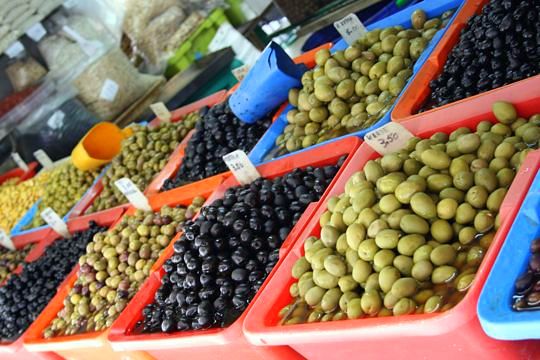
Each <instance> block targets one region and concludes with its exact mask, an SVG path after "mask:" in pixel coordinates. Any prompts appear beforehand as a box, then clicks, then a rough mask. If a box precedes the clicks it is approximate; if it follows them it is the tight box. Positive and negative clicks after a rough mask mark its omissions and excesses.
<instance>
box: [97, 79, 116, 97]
mask: <svg viewBox="0 0 540 360" xmlns="http://www.w3.org/2000/svg"><path fill="white" fill-rule="evenodd" d="M117 93H118V84H117V83H116V82H115V81H113V80H111V79H105V81H104V82H103V86H102V87H101V92H100V93H99V97H100V98H102V99H104V100H107V101H111V102H112V101H113V100H114V98H115V97H116V94H117Z"/></svg>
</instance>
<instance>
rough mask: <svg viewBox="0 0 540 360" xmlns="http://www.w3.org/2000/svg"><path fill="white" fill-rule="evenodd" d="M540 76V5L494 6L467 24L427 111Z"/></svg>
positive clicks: (515, 0) (508, 1) (532, 0)
mask: <svg viewBox="0 0 540 360" xmlns="http://www.w3.org/2000/svg"><path fill="white" fill-rule="evenodd" d="M539 72H540V1H539V0H491V1H490V2H489V3H488V4H486V5H485V6H484V8H483V10H482V12H481V13H480V14H479V15H475V16H473V17H471V18H470V19H469V22H468V24H467V26H466V27H465V28H464V29H463V30H462V32H461V37H460V39H459V42H458V44H456V46H455V47H454V49H452V51H451V52H450V54H449V56H448V60H447V61H446V64H445V65H444V69H443V71H442V73H441V74H440V75H439V77H438V78H437V79H435V80H433V81H432V82H431V83H430V88H431V95H430V97H429V99H428V102H427V104H426V107H425V108H426V109H432V108H436V107H439V106H443V105H446V104H449V103H452V102H454V101H457V100H461V99H464V98H466V97H470V96H473V95H476V94H479V93H482V92H485V91H489V90H492V89H495V88H498V87H501V86H503V85H506V84H510V83H513V82H515V81H518V80H521V79H525V78H528V77H531V76H534V75H536V74H538V73H539Z"/></svg>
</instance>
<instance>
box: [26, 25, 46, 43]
mask: <svg viewBox="0 0 540 360" xmlns="http://www.w3.org/2000/svg"><path fill="white" fill-rule="evenodd" d="M26 35H28V37H29V38H30V39H32V40H34V41H35V42H38V41H39V40H41V39H42V38H43V37H44V36H45V35H47V30H45V28H44V27H43V25H41V23H40V22H38V23H35V24H34V25H32V26H31V27H30V29H28V30H26Z"/></svg>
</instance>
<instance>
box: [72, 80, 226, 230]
mask: <svg viewBox="0 0 540 360" xmlns="http://www.w3.org/2000/svg"><path fill="white" fill-rule="evenodd" d="M226 94H227V93H226V91H225V90H222V91H218V92H216V93H214V94H212V95H210V96H207V97H205V98H204V99H201V100H198V101H196V102H194V103H192V104H189V105H186V106H183V107H181V108H179V109H176V110H174V111H172V113H171V114H172V117H171V121H172V122H178V121H181V120H182V119H183V118H184V116H186V115H188V114H189V113H192V112H193V111H197V110H199V109H201V108H203V107H204V106H213V105H215V104H218V103H220V102H222V101H223V100H224V99H225V96H226ZM160 123H161V120H160V119H159V118H154V119H153V120H152V121H151V122H150V123H149V126H150V127H156V126H158V125H159V124H160ZM193 132H194V130H192V131H191V132H189V133H188V134H187V135H186V137H185V138H184V139H183V140H182V141H181V142H180V144H179V145H178V147H177V148H176V149H175V150H174V151H173V153H172V154H171V155H170V156H169V160H168V161H167V164H166V165H165V167H164V168H163V169H161V171H160V172H159V174H157V175H156V176H155V177H154V179H153V180H152V182H151V183H150V184H149V185H148V187H147V188H146V189H145V190H144V193H145V194H146V195H147V196H148V195H152V194H156V193H158V192H159V191H160V190H161V187H162V186H163V183H164V182H165V180H167V179H170V178H171V177H173V176H174V175H175V174H176V172H177V171H178V169H179V168H180V164H181V161H182V158H183V157H184V151H185V148H186V146H187V144H188V142H189V139H191V136H193ZM102 191H103V183H102V181H101V180H99V181H97V182H96V183H95V184H94V186H92V188H91V189H90V190H89V191H87V192H86V194H85V195H84V196H83V197H82V198H81V200H80V201H79V202H78V203H77V205H75V207H74V208H73V210H72V211H71V213H70V215H69V217H70V219H72V218H76V217H78V216H81V215H82V214H84V213H85V212H86V210H87V209H88V208H89V207H90V205H92V204H93V203H94V200H95V199H96V198H97V197H98V196H99V194H101V192H102ZM128 206H129V204H123V205H118V206H116V207H114V208H112V209H115V208H122V209H126V208H127V207H128ZM104 211H107V210H104Z"/></svg>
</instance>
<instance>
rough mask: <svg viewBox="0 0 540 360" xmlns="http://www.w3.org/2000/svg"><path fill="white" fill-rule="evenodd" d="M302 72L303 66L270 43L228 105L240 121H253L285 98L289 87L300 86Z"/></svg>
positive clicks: (304, 68)
mask: <svg viewBox="0 0 540 360" xmlns="http://www.w3.org/2000/svg"><path fill="white" fill-rule="evenodd" d="M305 71H307V68H306V66H305V65H303V64H299V65H297V64H295V63H294V61H293V60H292V59H291V58H290V57H289V55H287V53H286V52H285V51H284V50H283V49H282V48H281V47H280V46H279V45H278V44H276V43H274V42H271V43H270V44H269V45H268V46H267V47H266V49H265V50H264V51H263V52H262V53H261V56H260V57H259V60H257V62H256V63H255V65H253V67H252V68H251V70H250V71H249V72H248V74H247V76H246V77H245V78H244V80H243V81H242V82H241V83H240V86H239V87H238V89H237V90H236V91H235V92H234V93H233V94H232V95H231V97H230V98H229V105H230V107H231V109H232V111H233V112H234V114H235V115H236V116H237V117H238V118H239V119H240V120H242V121H244V122H246V123H249V124H252V123H254V122H256V121H257V120H259V119H261V118H263V117H264V116H266V115H267V114H268V113H269V112H271V111H272V110H274V109H276V108H277V107H279V106H280V105H281V104H282V103H283V102H284V101H286V100H287V98H288V96H289V89H291V88H294V87H300V85H301V82H300V78H301V77H302V75H303V74H304V72H305Z"/></svg>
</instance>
